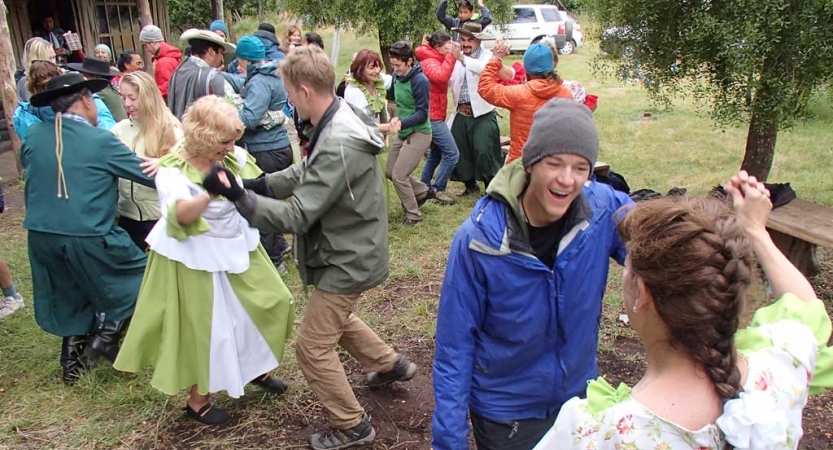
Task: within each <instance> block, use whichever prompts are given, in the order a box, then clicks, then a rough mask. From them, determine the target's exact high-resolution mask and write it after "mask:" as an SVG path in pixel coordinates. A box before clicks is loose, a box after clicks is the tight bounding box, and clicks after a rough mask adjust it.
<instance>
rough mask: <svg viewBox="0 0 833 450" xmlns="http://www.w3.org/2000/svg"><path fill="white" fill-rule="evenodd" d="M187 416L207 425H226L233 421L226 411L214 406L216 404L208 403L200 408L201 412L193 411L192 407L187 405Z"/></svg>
mask: <svg viewBox="0 0 833 450" xmlns="http://www.w3.org/2000/svg"><path fill="white" fill-rule="evenodd" d="M185 414H186V415H187V416H188V417H190V418H192V419H194V420H196V421H198V422H202V423H204V424H206V425H225V424H227V423H229V422H230V421H231V416H229V414H228V413H227V412H226V410H225V409H223V408H220V407H217V406H214V403H212V402H208V403H206V404H205V406H203V407H202V408H200V410H199V411H194V410H193V409H191V405H189V404H187V403H186V404H185Z"/></svg>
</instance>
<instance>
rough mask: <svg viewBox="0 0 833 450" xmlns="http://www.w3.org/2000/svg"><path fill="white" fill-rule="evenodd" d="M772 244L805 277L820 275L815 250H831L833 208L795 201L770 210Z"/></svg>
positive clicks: (769, 222)
mask: <svg viewBox="0 0 833 450" xmlns="http://www.w3.org/2000/svg"><path fill="white" fill-rule="evenodd" d="M767 228H768V229H769V234H770V236H772V240H773V241H774V242H775V245H776V246H777V247H778V248H779V249H780V250H781V252H782V253H784V255H786V256H787V258H788V259H789V260H790V261H791V262H792V263H793V264H795V266H796V267H797V268H798V270H800V271H801V273H803V274H804V275H805V276H808V277H811V276H813V275H816V274H818V273H819V260H818V255H817V254H816V248H817V247H818V246H819V245H820V246H822V247H827V248H833V208H830V207H828V206H823V205H817V204H815V203H811V202H808V201H806V200H801V199H800V198H797V199H795V200H793V201H791V202H789V203H787V204H786V205H784V206H781V207H779V208H776V209H773V210H772V213H770V215H769V221H768V222H767Z"/></svg>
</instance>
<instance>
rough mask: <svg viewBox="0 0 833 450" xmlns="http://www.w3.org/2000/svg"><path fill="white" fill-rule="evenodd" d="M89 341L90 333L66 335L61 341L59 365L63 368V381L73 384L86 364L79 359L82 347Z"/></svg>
mask: <svg viewBox="0 0 833 450" xmlns="http://www.w3.org/2000/svg"><path fill="white" fill-rule="evenodd" d="M89 342H90V335H89V334H87V335H84V336H66V337H64V340H63V342H62V343H61V367H63V369H64V376H63V379H64V383H66V384H74V383H75V382H76V381H78V378H79V377H80V376H81V372H83V371H84V370H85V369H86V368H87V366H86V365H85V364H84V361H82V360H81V355H82V354H83V353H84V348H85V347H86V346H87V344H89Z"/></svg>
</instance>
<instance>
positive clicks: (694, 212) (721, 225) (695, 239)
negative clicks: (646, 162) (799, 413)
mask: <svg viewBox="0 0 833 450" xmlns="http://www.w3.org/2000/svg"><path fill="white" fill-rule="evenodd" d="M619 234H620V235H621V237H622V239H623V240H624V241H625V242H627V246H628V257H629V261H630V267H631V270H632V271H633V272H634V273H635V274H636V276H638V277H639V278H641V279H642V280H643V281H644V283H645V285H646V286H647V288H648V290H649V291H650V292H651V294H652V295H653V297H654V303H655V307H656V310H657V313H658V314H659V317H660V318H661V319H662V321H663V322H665V324H666V325H667V326H668V329H669V330H670V333H671V336H670V337H671V344H672V345H673V346H675V347H676V348H679V349H684V350H685V351H687V352H688V353H689V354H690V355H691V357H692V358H694V359H695V360H696V361H698V362H699V363H701V364H702V366H703V368H704V370H705V371H706V373H707V374H708V376H709V378H710V379H711V380H712V382H713V383H714V387H715V390H716V391H717V393H718V395H720V397H721V398H723V400H724V401H728V400H730V399H732V398H735V397H737V395H738V393H739V392H740V391H741V375H740V371H739V370H738V368H737V352H736V351H735V348H734V335H735V332H736V331H737V329H738V325H739V322H740V317H741V314H742V313H743V309H744V306H745V304H746V291H747V288H748V286H749V284H750V282H751V278H752V263H753V260H752V250H751V247H750V244H749V243H748V242H747V240H746V238H745V236H744V232H743V230H742V229H741V227H740V226H739V225H738V223H737V221H736V220H735V218H734V216H733V215H732V213H731V211H730V210H729V208H727V207H726V205H725V204H723V203H721V202H719V201H717V200H715V199H710V198H692V199H689V198H662V199H658V200H652V201H647V202H643V203H640V204H639V205H638V206H635V207H634V208H633V209H632V210H631V211H630V212H629V213H628V214H627V216H625V217H624V218H623V219H622V220H621V221H620V223H619Z"/></svg>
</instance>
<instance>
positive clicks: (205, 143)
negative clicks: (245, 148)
mask: <svg viewBox="0 0 833 450" xmlns="http://www.w3.org/2000/svg"><path fill="white" fill-rule="evenodd" d="M244 130H245V126H244V125H243V122H242V121H241V120H240V117H239V116H238V112H237V108H235V107H234V106H233V105H232V104H230V103H229V102H227V101H225V100H224V99H222V98H220V97H217V96H216V95H206V96H205V97H201V98H200V99H199V100H197V101H195V102H194V103H192V104H191V106H189V107H188V109H187V110H186V111H185V115H184V117H183V118H182V131H183V132H184V133H185V150H186V151H187V152H188V153H190V154H192V155H198V156H204V155H206V154H208V153H210V152H211V151H212V150H214V149H216V147H217V146H218V145H221V144H225V143H228V142H231V141H236V140H238V139H240V138H241V137H242V136H243V131H244Z"/></svg>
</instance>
